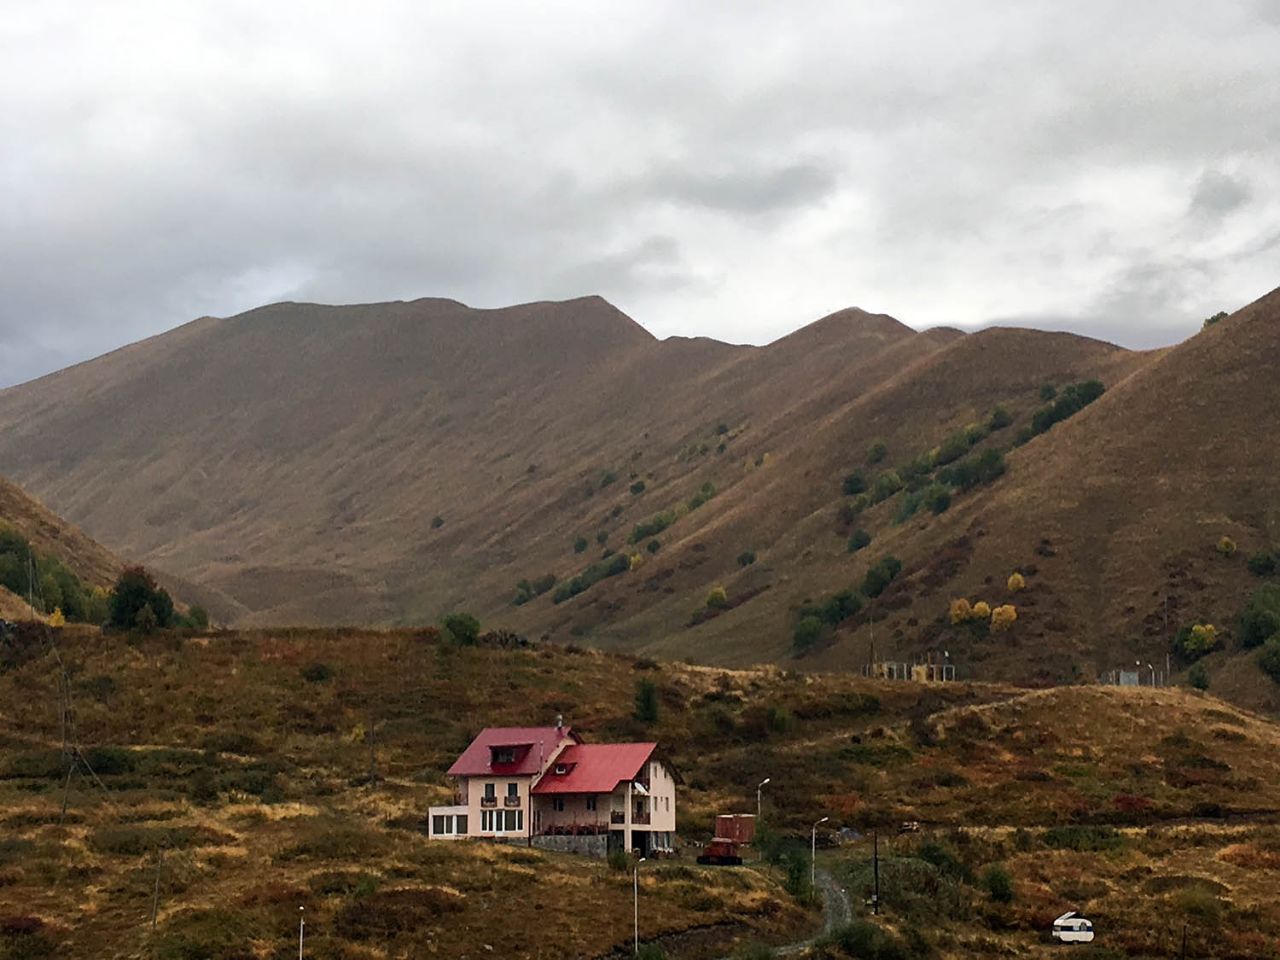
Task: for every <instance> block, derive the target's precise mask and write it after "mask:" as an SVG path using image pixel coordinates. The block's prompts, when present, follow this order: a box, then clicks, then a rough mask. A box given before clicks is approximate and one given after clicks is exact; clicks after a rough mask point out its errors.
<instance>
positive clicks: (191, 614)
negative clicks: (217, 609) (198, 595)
mask: <svg viewBox="0 0 1280 960" xmlns="http://www.w3.org/2000/svg"><path fill="white" fill-rule="evenodd" d="M187 619H188V620H190V621H191V625H192V626H193V627H195V628H196V629H197V630H208V629H209V612H208V611H207V610H205V608H204V607H201V606H195V607H192V608H191V609H190V610H189V611H187Z"/></svg>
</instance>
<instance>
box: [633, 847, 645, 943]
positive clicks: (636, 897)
mask: <svg viewBox="0 0 1280 960" xmlns="http://www.w3.org/2000/svg"><path fill="white" fill-rule="evenodd" d="M644 861H645V858H644V857H641V858H640V859H639V860H637V861H636V866H635V869H634V870H633V871H632V873H631V897H632V906H631V910H632V919H633V920H634V922H635V953H636V956H639V955H640V864H642V863H644Z"/></svg>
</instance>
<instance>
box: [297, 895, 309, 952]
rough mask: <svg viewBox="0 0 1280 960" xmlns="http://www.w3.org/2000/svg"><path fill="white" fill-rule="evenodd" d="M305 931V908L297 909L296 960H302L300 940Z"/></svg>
mask: <svg viewBox="0 0 1280 960" xmlns="http://www.w3.org/2000/svg"><path fill="white" fill-rule="evenodd" d="M306 930H307V908H306V907H299V908H298V960H302V940H303V937H304V935H305V934H306Z"/></svg>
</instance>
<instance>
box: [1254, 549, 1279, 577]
mask: <svg viewBox="0 0 1280 960" xmlns="http://www.w3.org/2000/svg"><path fill="white" fill-rule="evenodd" d="M1249 572H1250V573H1252V574H1253V575H1254V576H1255V577H1269V576H1271V575H1272V574H1274V573H1275V572H1276V558H1275V556H1274V555H1272V554H1270V553H1267V552H1266V551H1263V552H1262V553H1255V554H1254V555H1253V556H1251V557H1250V558H1249Z"/></svg>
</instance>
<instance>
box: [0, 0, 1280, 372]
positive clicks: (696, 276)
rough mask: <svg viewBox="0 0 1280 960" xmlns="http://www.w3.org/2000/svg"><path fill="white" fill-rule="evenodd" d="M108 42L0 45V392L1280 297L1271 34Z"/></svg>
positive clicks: (396, 18)
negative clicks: (209, 336) (552, 332)
mask: <svg viewBox="0 0 1280 960" xmlns="http://www.w3.org/2000/svg"><path fill="white" fill-rule="evenodd" d="M125 6H126V8H127V9H128V15H123V14H121V12H120V9H119V8H118V7H117V6H116V5H97V6H95V5H86V4H80V3H75V2H74V0H52V2H50V3H47V4H42V5H40V6H39V7H36V6H34V5H27V6H24V7H22V8H21V9H19V10H17V11H9V12H8V14H7V16H6V19H5V24H4V26H3V27H2V28H0V141H2V142H4V144H5V150H4V151H3V153H0V385H3V384H6V383H13V382H17V381H20V380H23V379H27V378H29V377H32V376H36V375H38V374H41V373H44V372H46V371H48V370H51V369H54V368H56V367H57V366H61V365H63V364H66V363H71V362H75V361H77V360H81V359H84V358H87V357H89V356H92V355H94V354H97V353H100V352H103V351H106V350H109V349H112V348H113V347H116V346H119V345H121V344H123V343H125V342H128V341H131V340H135V339H138V338H140V337H144V336H148V335H150V334H153V333H156V332H159V331H161V330H164V329H167V328H169V327H172V326H176V325H177V324H179V323H181V322H184V321H185V320H188V319H190V318H192V317H195V316H199V315H201V314H206V313H213V314H221V315H225V314H230V313H234V312H237V311H239V310H243V309H247V308H249V307H253V306H256V305H258V304H260V303H263V302H268V301H272V300H280V299H315V300H328V301H345V302H352V301H367V300H379V299H399V298H412V297H418V296H428V295H435V296H448V297H454V298H457V299H459V300H463V301H465V302H468V303H473V304H476V305H479V306H496V305H501V304H505V303H513V302H518V301H524V300H533V299H540V298H545V297H567V296H576V295H581V294H587V293H599V294H601V295H603V296H605V297H608V298H609V299H611V300H613V301H614V302H615V303H617V304H618V306H620V307H621V308H622V309H624V310H626V311H627V312H628V313H630V314H632V315H633V316H634V317H635V318H636V319H637V320H639V321H640V322H642V323H644V324H645V325H646V326H648V327H649V328H650V329H651V330H653V331H654V332H655V333H657V334H659V335H667V334H675V333H680V334H690V335H696V334H705V335H711V336H717V337H721V338H723V339H726V340H732V341H735V342H743V341H749V342H763V341H767V340H769V339H772V338H774V337H777V336H780V335H782V334H784V333H786V332H788V331H789V330H791V329H794V328H795V327H797V326H799V325H800V324H802V323H805V322H807V321H809V320H812V319H813V318H815V317H818V316H821V315H823V314H825V313H828V312H830V311H832V310H835V309H838V308H840V307H843V306H846V305H848V304H851V303H858V304H861V305H863V306H865V307H867V308H869V309H876V310H882V311H886V312H890V313H892V314H893V315H894V316H898V317H900V318H902V319H903V320H905V321H906V322H908V323H914V324H916V325H918V326H925V325H930V324H938V323H947V324H958V325H963V326H969V327H973V326H976V325H980V324H982V323H986V322H992V318H1005V319H1008V318H1031V319H1033V320H1034V319H1035V318H1039V320H1038V321H1037V322H1040V323H1042V324H1045V325H1055V324H1061V323H1074V324H1076V328H1077V329H1085V328H1087V329H1088V330H1089V331H1090V332H1091V333H1093V334H1094V335H1098V336H1102V337H1104V338H1106V339H1112V340H1118V341H1120V342H1122V343H1126V344H1131V345H1147V344H1149V343H1151V342H1153V341H1161V342H1164V341H1165V340H1167V339H1176V337H1177V336H1179V335H1183V334H1186V333H1190V332H1192V331H1193V330H1194V329H1195V328H1196V326H1197V325H1198V323H1199V321H1200V319H1201V318H1202V317H1203V316H1207V315H1209V314H1211V313H1214V312H1216V311H1217V310H1219V309H1231V308H1233V307H1236V306H1239V305H1240V304H1241V303H1243V302H1246V301H1247V300H1249V299H1252V298H1253V297H1255V296H1257V295H1260V294H1261V293H1263V292H1265V291H1267V290H1269V289H1271V288H1272V287H1274V286H1276V285H1277V283H1280V277H1277V276H1276V271H1275V268H1274V260H1275V257H1274V248H1275V237H1276V234H1275V228H1274V224H1275V223H1277V222H1280V199H1277V198H1280V160H1278V159H1277V156H1278V155H1277V152H1276V150H1275V144H1276V143H1277V142H1280V114H1278V113H1277V111H1276V110H1275V109H1274V106H1275V90H1276V89H1277V86H1278V84H1280V66H1277V63H1276V58H1275V56H1274V50H1275V42H1276V26H1277V23H1276V20H1275V17H1274V5H1269V4H1266V3H1253V2H1244V0H1242V2H1238V3H1233V2H1229V3H1223V4H1215V5H1211V6H1206V5H1203V4H1197V3H1193V2H1191V0H1174V2H1172V3H1170V4H1165V5H1161V6H1159V7H1158V8H1157V7H1155V6H1152V5H1147V4H1119V5H1117V4H1114V3H1108V2H1103V0H1094V2H1086V3H1084V4H1083V5H1081V4H1076V5H1072V6H1071V7H1070V8H1066V7H1063V6H1062V5H1060V4H1056V3H1052V2H1049V0H1030V2H1027V3H1023V4H1017V5H1015V6H1013V7H1010V6H1009V5H1008V4H1001V3H997V2H995V0H988V2H986V3H978V4H970V5H965V6H964V7H963V8H960V7H958V6H953V5H945V4H937V3H927V2H924V0H916V2H905V3H901V4H893V5H878V6H876V5H873V6H866V5H862V6H859V5H843V6H842V5H833V4H830V3H826V2H821V0H797V2H796V3H793V4H788V5H777V6H774V5H765V4H754V5H748V6H744V5H742V4H737V3H732V2H730V0H713V2H710V3H707V4H700V5H698V6H697V7H696V8H694V9H691V8H689V7H688V5H685V4H678V3H676V2H674V0H666V2H646V3H638V2H637V3H631V2H619V3H616V4H609V5H605V6H602V5H599V4H592V3H588V2H586V0H557V2H555V3H553V4H551V5H539V6H538V7H536V8H534V7H530V6H529V5H525V4H515V3H501V2H489V3H481V4H465V5H464V4H452V3H443V4H430V5H423V4H414V3H410V2H407V0H370V2H368V3H366V4H364V5H362V6H361V8H360V9H359V11H353V10H352V9H351V8H350V7H349V5H343V4H338V3H334V2H319V3H316V4H312V5H310V6H309V7H308V15H307V16H306V17H305V18H299V17H297V16H295V15H294V12H293V11H291V10H289V9H288V8H287V5H275V4H258V3H251V2H249V0H228V2H224V3H218V4H214V3H212V2H197V3H193V4H189V5H185V6H184V13H183V16H181V17H178V16H176V15H175V14H174V12H173V11H172V9H171V7H170V6H168V5H165V4H162V3H160V2H159V0H131V2H130V3H129V4H127V5H125Z"/></svg>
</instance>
